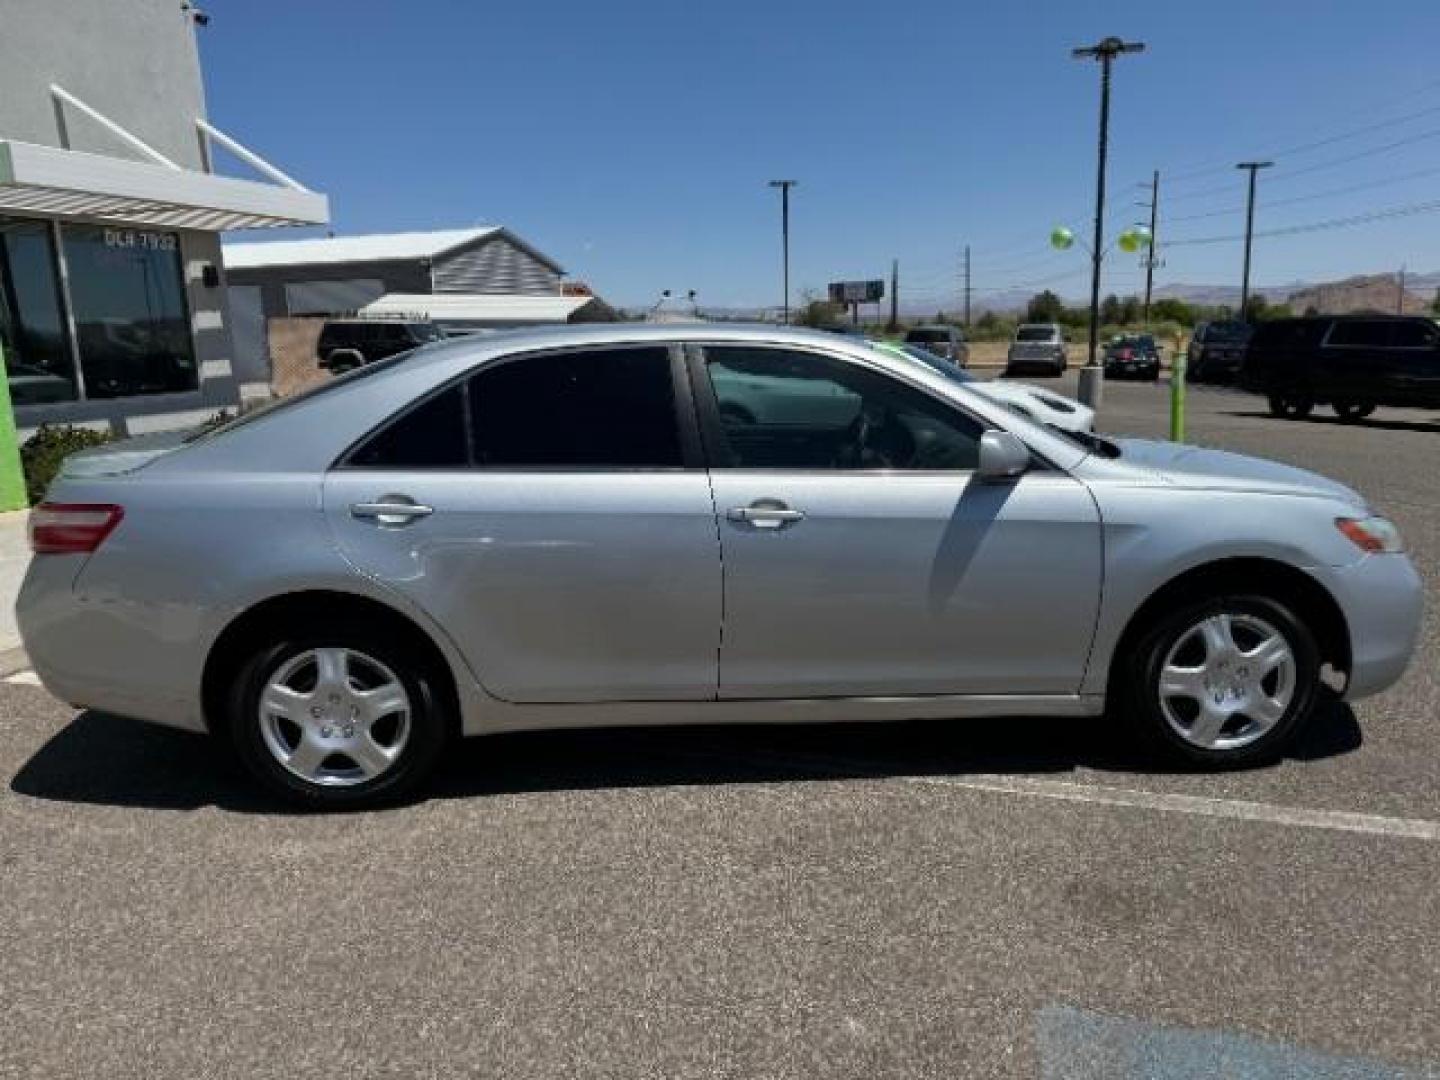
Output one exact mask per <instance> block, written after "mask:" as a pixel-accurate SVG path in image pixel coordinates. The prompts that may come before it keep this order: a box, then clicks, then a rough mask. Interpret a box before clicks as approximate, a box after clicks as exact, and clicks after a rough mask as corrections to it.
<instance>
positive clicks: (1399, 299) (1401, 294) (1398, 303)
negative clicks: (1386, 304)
mask: <svg viewBox="0 0 1440 1080" xmlns="http://www.w3.org/2000/svg"><path fill="white" fill-rule="evenodd" d="M1395 314H1396V315H1404V314H1405V264H1404V263H1401V264H1400V288H1399V289H1398V290H1396V292H1395Z"/></svg>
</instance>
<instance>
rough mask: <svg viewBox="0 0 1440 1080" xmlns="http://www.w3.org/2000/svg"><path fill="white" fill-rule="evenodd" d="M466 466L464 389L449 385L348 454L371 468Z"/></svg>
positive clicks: (355, 463)
mask: <svg viewBox="0 0 1440 1080" xmlns="http://www.w3.org/2000/svg"><path fill="white" fill-rule="evenodd" d="M469 463H470V454H469V450H468V448H467V447H466V445H465V388H464V387H463V386H459V385H457V386H452V387H450V389H448V390H445V391H442V392H441V393H439V394H437V395H436V396H435V397H432V398H430V399H429V400H428V401H424V402H421V403H420V404H419V405H417V406H416V407H415V408H413V409H411V410H410V411H409V412H407V413H404V414H403V415H401V416H400V417H399V418H397V419H396V420H394V421H392V422H391V423H390V424H388V425H387V426H386V427H384V428H382V429H381V430H380V432H379V433H378V434H376V435H373V436H371V437H370V439H369V441H368V442H366V443H365V444H364V445H363V446H361V447H360V448H359V449H358V450H356V451H355V452H354V453H353V454H351V455H350V461H349V464H351V465H358V466H362V467H366V468H372V469H407V468H408V469H436V468H454V467H458V466H463V465H468V464H469Z"/></svg>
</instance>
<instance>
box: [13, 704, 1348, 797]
mask: <svg viewBox="0 0 1440 1080" xmlns="http://www.w3.org/2000/svg"><path fill="white" fill-rule="evenodd" d="M1360 745H1361V733H1360V727H1359V724H1358V723H1357V722H1356V719H1355V714H1354V712H1353V711H1352V710H1351V709H1350V707H1349V706H1348V705H1346V704H1344V703H1342V702H1339V701H1338V700H1333V701H1330V702H1328V703H1326V704H1325V705H1324V706H1323V707H1322V708H1321V710H1320V713H1319V715H1317V716H1316V717H1315V720H1314V722H1313V723H1312V724H1311V726H1310V727H1309V729H1308V730H1307V731H1306V733H1305V735H1304V737H1303V738H1302V740H1301V742H1300V743H1299V744H1298V745H1297V747H1296V748H1295V749H1294V751H1293V752H1292V753H1291V755H1290V756H1291V757H1292V758H1294V759H1297V760H1317V759H1321V758H1328V757H1335V756H1339V755H1341V754H1346V753H1349V752H1351V751H1353V750H1356V749H1357V748H1359V746H1360ZM1079 768H1088V769H1096V770H1102V771H1107V772H1155V771H1156V766H1155V764H1154V762H1152V761H1149V760H1147V759H1144V758H1142V757H1140V756H1139V755H1138V754H1137V753H1136V752H1135V751H1134V750H1133V748H1132V746H1131V744H1130V742H1129V740H1128V739H1127V738H1126V737H1125V735H1124V732H1123V731H1122V730H1120V729H1119V728H1118V726H1117V725H1115V724H1113V723H1109V722H1107V721H1104V720H1098V719H1097V720H1056V719H1038V718H1007V719H1003V720H952V721H931V720H927V721H912V722H907V723H899V724H803V725H783V726H744V725H732V726H725V727H715V726H706V727H672V728H621V729H607V730H589V731H556V732H535V733H526V734H511V735H494V736H489V737H487V738H481V739H467V740H464V741H463V742H461V743H460V744H459V745H458V747H457V748H456V749H455V750H454V751H453V752H452V753H450V754H449V755H448V756H447V758H446V761H445V763H444V765H443V766H442V767H441V769H440V770H439V772H438V774H437V775H436V776H435V777H434V778H432V780H431V781H430V782H429V783H428V784H426V785H425V786H424V788H423V790H422V791H421V792H420V793H419V794H418V795H417V796H416V799H417V800H418V801H424V800H426V799H435V798H472V797H477V796H484V795H497V794H508V793H515V792H539V791H558V790H581V789H594V788H617V787H652V786H662V785H714V784H736V783H757V782H767V783H781V782H797V783H798V782H805V781H815V780H845V779H863V778H883V777H896V776H963V775H967V774H979V773H1014V774H1022V773H1028V774H1034V773H1040V774H1047V775H1052V776H1053V775H1055V774H1058V773H1068V772H1072V771H1074V770H1076V769H1079ZM10 786H11V790H13V791H14V792H16V793H17V794H20V795H25V796H30V797H32V798H39V799H50V800H56V801H61V802H74V803H89V804H101V805H109V806H134V807H148V808H154V809H172V810H193V809H199V808H201V807H205V806H217V807H220V808H221V809H225V810H231V811H239V812H249V813H273V812H288V807H286V806H285V805H283V804H281V803H278V802H276V801H275V800H272V799H270V798H268V797H267V796H265V795H264V794H263V793H261V792H260V791H259V789H258V788H257V787H256V786H255V784H254V783H253V782H252V781H251V780H250V779H249V778H248V777H247V776H245V775H243V774H242V773H241V771H240V769H239V767H238V765H237V764H236V763H235V762H234V761H233V760H232V759H231V758H230V756H229V755H228V754H226V753H225V752H224V747H223V746H222V744H220V743H218V742H217V741H215V740H211V739H207V738H204V737H202V736H199V735H191V734H187V733H185V732H179V731H172V730H169V729H166V728H161V727H156V726H153V725H150V724H143V723H139V722H137V721H132V720H122V719H118V718H115V717H110V716H104V715H101V714H98V713H94V712H85V713H81V714H80V715H79V716H77V717H76V718H75V720H74V721H73V722H72V723H70V724H69V725H67V726H66V727H65V728H64V729H63V730H61V731H60V732H58V733H57V734H56V735H55V736H54V737H53V738H52V739H50V741H49V742H47V743H46V744H45V745H44V746H42V747H41V748H40V750H39V751H38V752H36V753H35V755H34V756H33V757H31V758H30V759H29V760H28V761H27V762H25V764H24V765H23V766H22V767H21V768H20V770H19V772H18V773H16V775H15V777H14V779H13V780H12V781H11V785H10Z"/></svg>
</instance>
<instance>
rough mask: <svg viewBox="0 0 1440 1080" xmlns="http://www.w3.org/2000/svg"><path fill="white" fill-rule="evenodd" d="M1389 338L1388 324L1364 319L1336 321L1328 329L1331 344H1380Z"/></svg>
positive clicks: (1373, 345)
mask: <svg viewBox="0 0 1440 1080" xmlns="http://www.w3.org/2000/svg"><path fill="white" fill-rule="evenodd" d="M1389 338H1390V324H1389V323H1387V322H1379V321H1375V322H1371V321H1369V320H1366V319H1349V320H1346V321H1343V322H1337V323H1336V324H1335V329H1333V330H1331V331H1330V344H1331V345H1352V346H1369V347H1375V346H1381V345H1384V344H1385V343H1386V342H1387V341H1388V340H1389Z"/></svg>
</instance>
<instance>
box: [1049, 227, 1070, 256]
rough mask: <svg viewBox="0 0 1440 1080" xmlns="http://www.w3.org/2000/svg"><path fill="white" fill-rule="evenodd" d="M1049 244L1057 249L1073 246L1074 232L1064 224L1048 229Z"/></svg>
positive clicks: (1062, 249) (1061, 249)
mask: <svg viewBox="0 0 1440 1080" xmlns="http://www.w3.org/2000/svg"><path fill="white" fill-rule="evenodd" d="M1050 246H1051V247H1053V248H1055V249H1056V250H1057V251H1064V250H1065V249H1066V248H1069V247H1074V246H1075V234H1074V233H1073V232H1071V231H1070V230H1069V229H1067V228H1066V227H1065V226H1064V225H1057V226H1055V228H1053V229H1051V230H1050Z"/></svg>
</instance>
